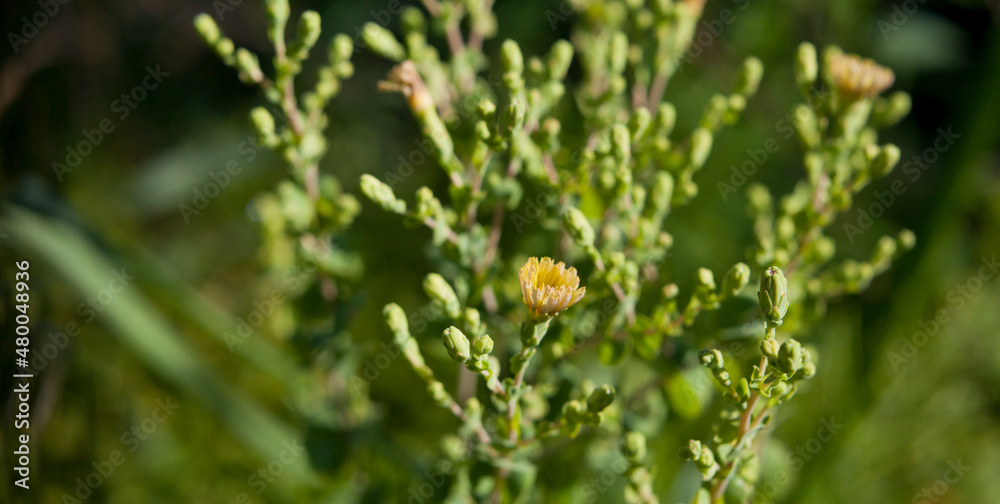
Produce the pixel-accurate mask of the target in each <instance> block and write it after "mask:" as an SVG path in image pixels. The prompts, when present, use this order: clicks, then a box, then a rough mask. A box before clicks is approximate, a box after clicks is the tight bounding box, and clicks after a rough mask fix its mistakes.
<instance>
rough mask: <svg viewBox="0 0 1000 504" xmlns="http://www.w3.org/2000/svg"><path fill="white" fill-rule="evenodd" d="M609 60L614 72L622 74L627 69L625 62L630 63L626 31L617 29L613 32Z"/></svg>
mask: <svg viewBox="0 0 1000 504" xmlns="http://www.w3.org/2000/svg"><path fill="white" fill-rule="evenodd" d="M608 60H609V61H608V64H609V66H610V70H611V73H612V74H620V73H622V72H624V71H625V64H626V63H628V36H626V35H625V33H623V32H620V31H615V32H614V33H612V34H611V47H610V49H609V51H608Z"/></svg>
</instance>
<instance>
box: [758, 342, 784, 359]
mask: <svg viewBox="0 0 1000 504" xmlns="http://www.w3.org/2000/svg"><path fill="white" fill-rule="evenodd" d="M780 349H781V344H779V343H778V340H776V339H774V338H764V341H762V342H761V343H760V353H762V354H764V355H765V356H766V357H767V358H769V359H777V358H778V350H780Z"/></svg>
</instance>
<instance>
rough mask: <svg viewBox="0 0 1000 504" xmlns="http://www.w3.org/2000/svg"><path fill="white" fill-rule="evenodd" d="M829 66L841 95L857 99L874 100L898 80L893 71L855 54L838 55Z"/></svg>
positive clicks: (833, 57)
mask: <svg viewBox="0 0 1000 504" xmlns="http://www.w3.org/2000/svg"><path fill="white" fill-rule="evenodd" d="M829 65H830V66H829V69H828V71H829V73H830V78H831V80H832V81H833V84H834V85H835V86H837V89H839V90H840V92H841V93H844V94H845V95H848V96H853V97H855V98H874V97H875V96H878V94H879V93H881V92H882V91H885V90H886V89H889V86H892V82H893V81H894V80H895V79H896V76H895V75H894V74H893V73H892V70H889V69H888V68H885V67H883V66H881V65H879V64H878V63H875V62H874V61H872V60H870V59H866V58H861V57H860V56H856V55H853V54H843V53H836V54H834V55H833V56H832V57H831V58H830V63H829Z"/></svg>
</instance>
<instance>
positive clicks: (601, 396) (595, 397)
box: [587, 385, 615, 413]
mask: <svg viewBox="0 0 1000 504" xmlns="http://www.w3.org/2000/svg"><path fill="white" fill-rule="evenodd" d="M613 402H615V389H614V387H612V386H611V385H602V386H600V387H598V388H597V389H596V390H594V391H593V392H592V393H591V394H590V397H588V398H587V411H592V412H595V413H596V412H600V411H604V409H605V408H607V407H608V406H611V403H613Z"/></svg>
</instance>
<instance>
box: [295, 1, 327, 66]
mask: <svg viewBox="0 0 1000 504" xmlns="http://www.w3.org/2000/svg"><path fill="white" fill-rule="evenodd" d="M322 24H323V23H322V20H321V19H320V17H319V13H318V12H316V11H314V10H307V11H305V12H303V13H302V17H300V18H299V26H298V30H297V32H296V34H295V43H294V44H292V47H291V48H290V49H291V50H290V51H289V56H290V57H291V58H292V59H299V60H301V59H305V58H306V56H308V55H309V50H310V49H312V48H313V46H315V45H316V41H317V40H319V34H320V31H321V30H322Z"/></svg>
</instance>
